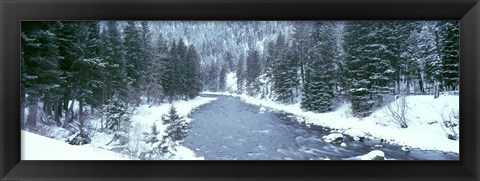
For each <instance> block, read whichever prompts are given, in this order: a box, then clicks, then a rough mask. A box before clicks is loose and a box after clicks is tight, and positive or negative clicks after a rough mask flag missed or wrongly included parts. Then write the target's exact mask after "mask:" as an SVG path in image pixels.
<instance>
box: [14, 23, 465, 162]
mask: <svg viewBox="0 0 480 181" xmlns="http://www.w3.org/2000/svg"><path fill="white" fill-rule="evenodd" d="M459 41H460V32H459V22H458V21H373V20H369V21H22V22H21V55H20V57H21V85H20V87H21V107H20V109H21V111H20V112H21V115H20V118H21V119H20V121H21V123H20V125H21V130H22V131H21V159H22V160H321V161H328V160H349V161H355V160H387V161H395V160H455V161H459V154H460V153H459V148H460V132H459V124H460V119H459V112H460V110H459V109H460V107H459V96H460V95H459V94H460V90H459V89H460V80H459V77H460V72H459V67H460V52H459V51H460V42H459Z"/></svg>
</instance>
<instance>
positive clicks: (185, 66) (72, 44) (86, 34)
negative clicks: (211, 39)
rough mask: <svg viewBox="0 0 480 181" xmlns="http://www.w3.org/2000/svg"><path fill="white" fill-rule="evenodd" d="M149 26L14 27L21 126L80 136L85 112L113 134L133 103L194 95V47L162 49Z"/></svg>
mask: <svg viewBox="0 0 480 181" xmlns="http://www.w3.org/2000/svg"><path fill="white" fill-rule="evenodd" d="M150 29H151V28H150V25H149V23H148V22H133V21H129V22H126V23H124V26H121V25H120V23H119V22H116V21H107V22H95V21H82V22H75V21H65V22H63V21H62V22H60V21H55V22H53V21H51V22H22V34H21V37H22V38H21V40H22V47H21V53H22V56H21V60H22V84H21V85H22V87H21V88H22V96H23V97H24V98H25V99H24V100H25V101H24V102H23V103H22V105H23V106H24V107H26V108H28V114H27V115H28V116H27V118H26V124H27V125H24V122H22V127H30V128H34V127H35V125H36V122H37V121H43V122H45V123H54V124H57V125H58V126H63V127H67V126H69V125H71V124H76V125H78V126H77V127H79V131H80V132H84V131H85V130H84V129H85V128H84V125H83V124H84V120H85V119H86V116H87V115H86V114H87V113H88V112H89V111H90V112H91V113H93V112H100V113H102V115H103V118H104V119H105V120H104V124H103V125H102V127H105V128H107V129H109V130H111V131H113V132H115V133H116V134H117V133H118V135H121V134H122V132H125V129H128V126H129V125H128V120H129V117H128V116H129V115H130V114H131V112H132V110H133V108H134V107H136V106H138V105H139V104H142V103H148V104H158V103H161V102H164V101H172V100H176V99H191V98H194V97H195V96H197V95H198V94H199V92H200V91H201V89H202V85H201V82H200V57H199V55H198V53H197V51H196V49H195V48H194V46H193V45H187V44H185V42H184V41H183V40H181V39H180V40H177V41H173V42H172V43H170V44H168V42H167V40H166V39H165V37H164V36H162V34H158V35H156V36H155V38H153V32H152V31H151V30H150ZM77 105H78V107H77V108H76V109H74V106H77ZM40 107H42V108H43V112H44V114H45V115H43V114H40V112H41V111H37V110H38V109H39V108H40ZM87 108H90V109H91V110H86V109H87ZM77 109H78V112H76V111H74V110H77ZM22 116H23V114H22ZM22 120H23V119H22Z"/></svg>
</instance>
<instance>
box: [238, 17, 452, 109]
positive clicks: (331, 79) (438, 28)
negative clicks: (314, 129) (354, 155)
mask: <svg viewBox="0 0 480 181" xmlns="http://www.w3.org/2000/svg"><path fill="white" fill-rule="evenodd" d="M293 26H294V30H293V33H292V35H291V37H290V39H285V37H284V36H283V35H282V34H277V39H276V40H272V41H271V42H269V44H268V47H267V49H266V50H265V51H263V52H262V54H261V55H256V54H252V53H249V54H248V57H247V58H246V60H243V59H241V60H239V66H237V70H236V75H237V78H238V79H237V83H238V85H237V86H238V87H239V92H246V93H248V94H250V95H260V94H261V95H263V94H267V95H269V96H270V97H271V98H273V99H274V100H276V101H278V102H282V103H295V102H297V101H299V102H300V103H301V106H302V108H304V109H305V110H311V111H317V112H328V111H332V109H333V108H334V107H333V104H334V101H335V99H340V98H347V99H348V100H349V101H350V102H351V103H352V107H351V108H352V112H353V113H354V115H355V116H357V117H366V116H368V115H370V114H371V113H372V109H373V108H374V107H375V106H379V105H382V104H384V98H385V96H389V95H399V94H402V95H405V94H431V95H434V96H435V97H438V95H439V93H440V92H450V91H458V89H459V26H458V23H457V22H454V21H442V22H413V21H411V22H410V21H352V22H325V21H323V22H295V23H293ZM250 52H255V50H251V51H250ZM257 54H258V53H257ZM252 57H260V58H256V59H254V58H252ZM262 57H264V58H262ZM244 62H246V66H244V65H243V64H244ZM259 67H261V69H260V70H259V69H258V68H259ZM244 89H246V90H244ZM299 90H300V91H299ZM299 97H301V99H300V100H298V99H297V98H299Z"/></svg>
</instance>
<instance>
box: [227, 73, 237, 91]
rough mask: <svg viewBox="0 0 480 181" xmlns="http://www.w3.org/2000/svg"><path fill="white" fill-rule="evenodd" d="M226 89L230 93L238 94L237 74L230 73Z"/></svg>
mask: <svg viewBox="0 0 480 181" xmlns="http://www.w3.org/2000/svg"><path fill="white" fill-rule="evenodd" d="M225 82H226V87H227V91H228V92H237V89H238V88H237V75H236V73H235V72H229V73H228V74H227V78H226V81H225Z"/></svg>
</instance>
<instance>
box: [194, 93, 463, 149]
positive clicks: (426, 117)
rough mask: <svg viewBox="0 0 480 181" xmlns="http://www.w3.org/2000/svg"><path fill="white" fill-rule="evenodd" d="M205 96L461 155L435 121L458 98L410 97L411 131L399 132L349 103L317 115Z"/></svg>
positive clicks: (380, 114) (380, 115) (294, 107)
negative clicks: (358, 113)
mask: <svg viewBox="0 0 480 181" xmlns="http://www.w3.org/2000/svg"><path fill="white" fill-rule="evenodd" d="M202 94H204V95H209V94H210V95H224V96H233V97H237V98H239V99H240V100H242V101H243V102H245V103H248V104H253V105H257V106H261V107H267V108H269V109H273V110H277V111H284V112H287V113H291V114H293V115H295V116H299V117H301V118H303V119H301V121H304V123H305V124H313V125H318V126H322V127H328V128H331V129H333V130H332V131H333V132H335V133H343V132H344V131H347V130H357V131H356V132H358V131H361V132H364V133H365V135H366V137H367V138H369V139H383V140H385V141H386V142H388V143H390V144H396V145H400V146H408V147H412V148H418V149H421V150H432V151H443V152H453V153H457V154H458V153H459V147H460V144H459V140H455V141H454V140H450V139H448V138H447V136H446V135H445V133H444V132H443V130H442V128H441V126H440V125H439V124H437V123H435V121H438V122H439V121H441V119H442V118H441V116H440V115H441V114H442V113H447V111H450V110H454V111H458V108H459V96H456V95H441V96H440V97H439V98H437V99H434V98H433V96H430V95H429V96H426V95H415V96H407V98H406V99H407V101H408V103H409V110H408V111H409V112H408V113H407V118H408V119H409V120H410V121H409V127H408V128H399V127H398V125H396V124H394V123H392V122H390V121H389V118H388V116H387V115H386V113H385V112H384V110H383V109H377V110H375V111H374V112H373V114H372V115H370V116H368V117H365V118H363V119H360V118H356V117H353V116H352V115H351V114H350V112H349V110H350V108H349V105H350V104H348V103H344V104H342V105H341V106H339V107H338V108H336V109H335V110H334V111H332V112H327V113H314V112H311V111H303V110H302V109H301V108H300V104H299V103H297V104H291V105H285V104H280V103H277V102H274V101H272V100H267V99H260V98H258V97H251V96H248V95H245V94H241V95H239V94H235V93H229V92H202ZM433 102H435V103H436V104H433ZM332 120H334V121H332ZM418 133H422V134H421V135H419V134H418ZM344 134H345V133H344Z"/></svg>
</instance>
